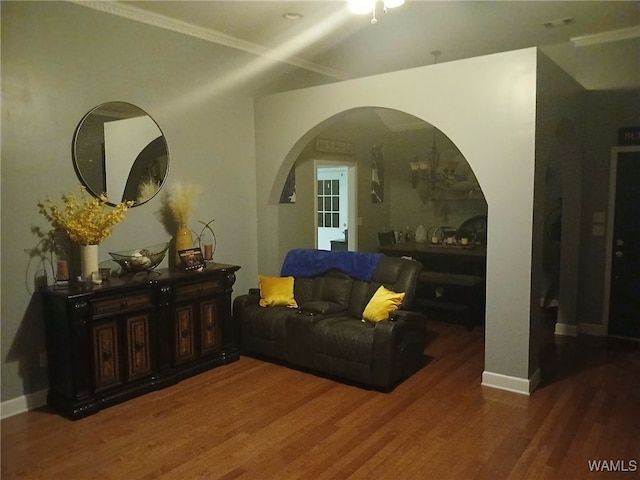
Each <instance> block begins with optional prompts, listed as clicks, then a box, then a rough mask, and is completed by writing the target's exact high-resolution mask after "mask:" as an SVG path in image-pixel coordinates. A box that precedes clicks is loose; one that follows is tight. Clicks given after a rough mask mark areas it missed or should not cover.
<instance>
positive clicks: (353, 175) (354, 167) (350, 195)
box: [312, 158, 358, 251]
mask: <svg viewBox="0 0 640 480" xmlns="http://www.w3.org/2000/svg"><path fill="white" fill-rule="evenodd" d="M318 167H346V168H347V185H348V192H347V216H348V220H347V229H348V230H349V236H348V239H347V248H348V249H349V250H351V251H355V250H356V249H357V246H358V222H357V221H356V219H357V218H358V190H357V189H358V182H357V179H358V162H356V161H355V160H342V161H339V160H327V159H322V158H318V159H315V160H314V161H313V180H314V182H313V198H314V199H316V198H318ZM317 205H318V203H317V202H316V201H315V200H314V202H313V212H312V215H313V242H314V245H315V246H316V248H317V246H318V215H317V213H316V208H317Z"/></svg>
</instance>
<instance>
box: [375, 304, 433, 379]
mask: <svg viewBox="0 0 640 480" xmlns="http://www.w3.org/2000/svg"><path fill="white" fill-rule="evenodd" d="M425 320H426V317H425V316H424V315H423V314H421V313H418V312H411V311H407V310H398V311H396V312H393V314H392V319H391V318H390V321H382V322H378V323H376V325H375V330H374V332H373V355H372V364H371V375H372V380H373V383H374V384H375V385H377V386H379V387H382V388H384V389H390V388H392V387H393V384H394V383H395V382H396V381H397V380H398V379H399V378H400V377H403V376H408V375H407V374H408V372H409V371H412V370H416V369H418V368H420V365H421V363H422V361H423V358H424V347H425V344H426V328H425Z"/></svg>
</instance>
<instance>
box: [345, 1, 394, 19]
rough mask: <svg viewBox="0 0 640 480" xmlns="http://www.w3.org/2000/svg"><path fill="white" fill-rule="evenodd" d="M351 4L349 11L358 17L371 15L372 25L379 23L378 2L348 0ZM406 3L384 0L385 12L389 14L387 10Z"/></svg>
mask: <svg viewBox="0 0 640 480" xmlns="http://www.w3.org/2000/svg"><path fill="white" fill-rule="evenodd" d="M347 3H348V4H349V10H350V11H351V12H352V13H355V14H357V15H366V14H369V13H370V14H371V24H372V25H375V24H376V23H378V19H377V18H376V4H377V3H378V2H377V0H347ZM403 3H404V0H383V1H382V4H383V8H382V9H383V11H384V13H387V9H389V8H396V7H399V6H400V5H402V4H403Z"/></svg>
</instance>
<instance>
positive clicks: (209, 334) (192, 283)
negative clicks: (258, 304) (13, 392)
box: [42, 263, 240, 419]
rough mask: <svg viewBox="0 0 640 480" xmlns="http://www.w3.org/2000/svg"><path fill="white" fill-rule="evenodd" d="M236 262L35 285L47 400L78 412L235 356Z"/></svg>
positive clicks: (75, 416)
mask: <svg viewBox="0 0 640 480" xmlns="http://www.w3.org/2000/svg"><path fill="white" fill-rule="evenodd" d="M239 269H240V267H238V266H235V265H225V264H220V263H212V264H208V265H207V268H205V269H204V270H203V271H201V272H184V271H169V270H166V269H159V270H153V271H151V272H148V273H147V272H143V273H138V274H136V275H134V276H131V275H130V274H129V275H125V276H123V277H121V278H112V279H111V280H110V281H109V282H106V283H104V284H103V285H98V286H89V287H86V288H82V287H81V286H78V285H71V286H69V287H64V288H60V287H57V286H50V287H47V288H45V289H42V294H43V299H44V321H45V332H46V340H47V359H48V374H49V392H48V395H47V403H48V404H49V405H50V406H52V407H54V408H55V409H57V410H59V411H61V412H62V413H63V414H64V415H65V416H67V417H69V418H72V419H78V418H81V417H84V416H87V415H91V414H93V413H96V412H97V411H99V410H100V409H102V408H106V407H109V406H111V405H115V404H117V403H120V402H123V401H125V400H128V399H130V398H133V397H137V396H139V395H142V394H144V393H147V392H149V391H152V390H157V389H160V388H164V387H166V386H168V385H171V384H174V383H177V382H178V381H180V380H182V379H184V378H187V377H190V376H192V375H196V374H198V373H200V372H203V371H205V370H208V369H211V368H214V367H217V366H220V365H224V364H227V363H230V362H233V361H236V360H238V359H239V354H238V346H237V345H238V339H237V334H236V331H237V330H236V328H235V326H234V325H233V324H232V317H231V292H232V286H233V284H234V283H235V272H236V271H237V270H239Z"/></svg>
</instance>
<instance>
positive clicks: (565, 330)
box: [554, 322, 578, 337]
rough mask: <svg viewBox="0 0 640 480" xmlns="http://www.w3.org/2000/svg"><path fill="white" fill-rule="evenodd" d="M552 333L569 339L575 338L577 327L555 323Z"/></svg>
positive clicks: (571, 324) (570, 324)
mask: <svg viewBox="0 0 640 480" xmlns="http://www.w3.org/2000/svg"><path fill="white" fill-rule="evenodd" d="M554 333H555V334H556V335H567V336H569V337H576V336H577V335H578V325H576V324H573V323H560V322H557V323H556V329H555V331H554Z"/></svg>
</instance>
